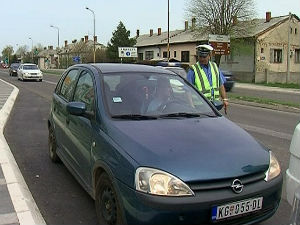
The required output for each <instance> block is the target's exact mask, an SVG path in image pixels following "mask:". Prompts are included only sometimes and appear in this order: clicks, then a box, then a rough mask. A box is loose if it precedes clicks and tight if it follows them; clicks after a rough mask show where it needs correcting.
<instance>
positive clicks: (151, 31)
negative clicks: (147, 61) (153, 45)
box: [150, 29, 153, 37]
mask: <svg viewBox="0 0 300 225" xmlns="http://www.w3.org/2000/svg"><path fill="white" fill-rule="evenodd" d="M152 35H153V29H150V37H151V36H152Z"/></svg>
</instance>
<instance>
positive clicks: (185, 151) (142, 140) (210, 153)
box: [113, 117, 269, 182]
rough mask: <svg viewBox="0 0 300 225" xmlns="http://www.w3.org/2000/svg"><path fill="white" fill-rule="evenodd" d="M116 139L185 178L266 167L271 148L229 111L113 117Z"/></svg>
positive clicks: (141, 159) (150, 163) (142, 160)
mask: <svg viewBox="0 0 300 225" xmlns="http://www.w3.org/2000/svg"><path fill="white" fill-rule="evenodd" d="M113 127H114V129H113V130H114V131H113V133H114V135H113V136H114V138H113V139H114V141H115V142H117V143H118V145H119V146H121V147H122V148H123V150H125V151H126V152H127V153H128V154H129V155H130V156H131V157H132V158H133V159H134V160H135V161H136V162H137V164H138V165H139V166H146V167H151V168H157V169H160V170H164V171H166V172H168V173H171V174H173V175H174V176H177V177H179V178H180V179H182V180H183V181H190V182H191V181H199V180H213V179H223V178H232V177H239V176H243V175H247V174H251V173H257V172H263V171H266V170H267V169H268V166H269V153H268V151H267V150H265V149H264V147H263V146H262V145H260V144H259V143H258V142H257V141H255V139H254V138H252V136H250V135H249V134H248V133H247V132H245V131H244V130H243V129H241V128H240V127H238V126H237V125H235V124H234V123H232V122H231V121H229V120H228V119H226V118H224V117H216V118H199V119H194V118H192V119H161V120H142V121H120V120H118V121H113Z"/></svg>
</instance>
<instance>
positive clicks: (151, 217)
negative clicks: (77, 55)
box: [48, 64, 282, 225]
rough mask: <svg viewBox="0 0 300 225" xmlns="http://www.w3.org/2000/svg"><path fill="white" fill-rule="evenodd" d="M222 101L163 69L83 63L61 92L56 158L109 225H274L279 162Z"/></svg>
mask: <svg viewBox="0 0 300 225" xmlns="http://www.w3.org/2000/svg"><path fill="white" fill-rule="evenodd" d="M214 104H215V103H214V102H213V103H211V102H209V101H208V100H207V99H206V98H205V97H204V96H203V95H202V94H200V93H199V92H198V91H197V90H196V89H195V88H194V87H193V86H192V85H190V84H189V83H188V82H187V81H186V80H185V79H184V78H182V77H181V76H179V75H177V74H175V73H173V72H171V71H168V70H165V69H162V68H158V67H152V66H145V65H131V64H91V65H89V64H88V65H86V64H78V65H75V66H72V67H70V68H68V69H67V70H66V71H65V72H64V73H63V75H62V77H61V79H60V81H59V82H58V84H57V86H56V88H55V91H54V93H53V98H52V104H51V111H50V116H49V120H48V129H49V156H50V158H51V160H52V161H53V162H59V161H62V162H63V163H64V164H65V165H66V167H67V168H68V169H69V170H70V172H71V173H72V174H73V175H74V177H75V178H76V179H77V180H78V182H79V183H80V184H81V185H82V186H83V187H84V189H85V190H86V191H87V192H88V193H89V194H90V196H91V197H92V198H93V199H94V200H95V207H96V213H97V218H98V221H99V224H110V225H112V224H114V225H121V224H122V225H123V224H149V225H150V224H151V225H153V224H156V225H158V224H172V225H175V224H209V223H217V224H253V223H257V222H259V221H262V220H266V219H267V218H269V217H271V216H272V215H273V214H274V213H275V212H276V210H277V208H278V206H279V202H280V199H281V188H282V174H281V170H280V166H279V163H278V161H277V159H276V157H275V156H274V154H273V153H272V152H271V151H270V150H268V149H266V148H265V147H263V146H262V145H261V144H259V143H258V142H257V141H256V140H255V139H254V138H253V137H251V136H250V135H249V134H248V133H247V132H245V131H244V130H243V129H241V128H240V127H238V126H237V125H236V124H234V123H233V122H231V121H229V120H228V119H226V118H225V117H224V116H222V114H220V113H219V112H218V110H217V108H216V107H215V106H214ZM215 105H216V106H217V107H218V108H219V109H220V108H221V106H220V105H218V104H215Z"/></svg>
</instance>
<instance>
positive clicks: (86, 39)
mask: <svg viewBox="0 0 300 225" xmlns="http://www.w3.org/2000/svg"><path fill="white" fill-rule="evenodd" d="M88 40H89V36H88V35H85V36H84V42H85V43H86V42H88Z"/></svg>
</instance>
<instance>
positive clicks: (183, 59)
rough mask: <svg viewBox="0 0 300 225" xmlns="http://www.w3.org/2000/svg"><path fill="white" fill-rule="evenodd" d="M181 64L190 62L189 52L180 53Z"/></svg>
mask: <svg viewBox="0 0 300 225" xmlns="http://www.w3.org/2000/svg"><path fill="white" fill-rule="evenodd" d="M181 62H190V52H189V51H182V52H181Z"/></svg>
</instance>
